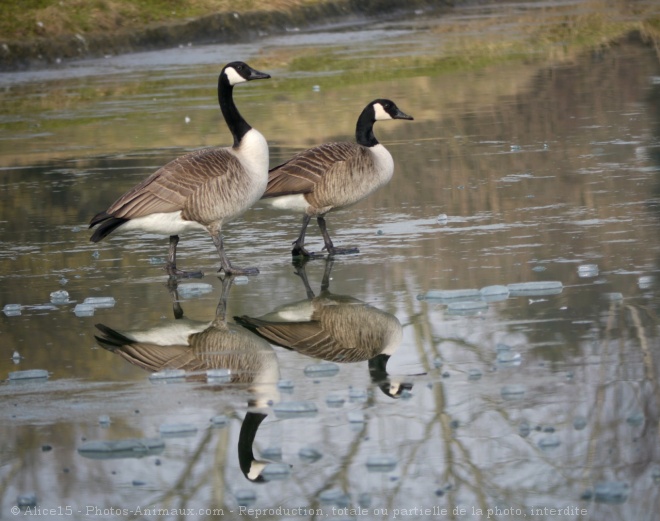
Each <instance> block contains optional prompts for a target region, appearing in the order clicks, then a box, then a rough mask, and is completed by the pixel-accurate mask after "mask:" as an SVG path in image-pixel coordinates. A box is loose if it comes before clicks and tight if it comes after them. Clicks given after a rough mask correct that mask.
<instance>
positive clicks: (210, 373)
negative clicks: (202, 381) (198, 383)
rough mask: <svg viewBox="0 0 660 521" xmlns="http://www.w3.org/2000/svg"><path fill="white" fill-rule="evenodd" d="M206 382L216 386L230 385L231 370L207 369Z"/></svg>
mask: <svg viewBox="0 0 660 521" xmlns="http://www.w3.org/2000/svg"><path fill="white" fill-rule="evenodd" d="M206 381H207V382H209V383H216V384H218V383H219V384H228V383H231V370H230V369H208V370H207V371H206Z"/></svg>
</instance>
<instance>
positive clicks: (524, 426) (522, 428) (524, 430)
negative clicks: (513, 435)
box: [518, 420, 532, 438]
mask: <svg viewBox="0 0 660 521" xmlns="http://www.w3.org/2000/svg"><path fill="white" fill-rule="evenodd" d="M530 432H532V428H531V427H530V426H529V423H528V422H526V421H525V420H523V421H521V422H520V424H519V425H518V434H520V436H521V437H522V438H526V437H527V436H529V433H530Z"/></svg>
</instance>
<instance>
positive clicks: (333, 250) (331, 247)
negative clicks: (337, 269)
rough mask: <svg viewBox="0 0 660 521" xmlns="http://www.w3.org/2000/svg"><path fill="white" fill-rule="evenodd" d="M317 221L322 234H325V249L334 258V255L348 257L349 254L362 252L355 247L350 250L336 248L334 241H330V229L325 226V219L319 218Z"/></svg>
mask: <svg viewBox="0 0 660 521" xmlns="http://www.w3.org/2000/svg"><path fill="white" fill-rule="evenodd" d="M316 221H317V222H318V223H319V228H320V229H321V233H322V234H323V242H325V248H324V249H326V250H328V254H329V255H330V256H331V257H332V256H333V255H346V254H349V253H359V252H360V250H358V249H357V247H355V246H353V247H350V248H335V246H334V244H332V239H330V234H329V233H328V229H327V227H326V225H325V219H324V218H323V217H317V218H316Z"/></svg>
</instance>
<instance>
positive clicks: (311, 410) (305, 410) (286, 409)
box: [273, 401, 318, 419]
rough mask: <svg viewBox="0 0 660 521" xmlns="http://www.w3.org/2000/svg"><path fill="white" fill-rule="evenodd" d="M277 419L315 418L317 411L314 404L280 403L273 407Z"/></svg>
mask: <svg viewBox="0 0 660 521" xmlns="http://www.w3.org/2000/svg"><path fill="white" fill-rule="evenodd" d="M273 410H274V411H275V416H277V417H278V418H283V419H284V418H301V417H311V416H316V414H317V412H318V409H317V408H316V404H315V403H314V402H302V401H301V402H280V403H278V404H276V405H275V406H274V407H273Z"/></svg>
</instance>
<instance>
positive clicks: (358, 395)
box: [348, 388, 369, 403]
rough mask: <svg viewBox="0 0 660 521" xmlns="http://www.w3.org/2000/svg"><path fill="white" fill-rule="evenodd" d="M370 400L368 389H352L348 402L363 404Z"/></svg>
mask: <svg viewBox="0 0 660 521" xmlns="http://www.w3.org/2000/svg"><path fill="white" fill-rule="evenodd" d="M368 398H369V395H368V394H367V390H366V389H354V388H350V389H349V390H348V400H349V401H350V402H353V403H363V402H366V401H367V399H368Z"/></svg>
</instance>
